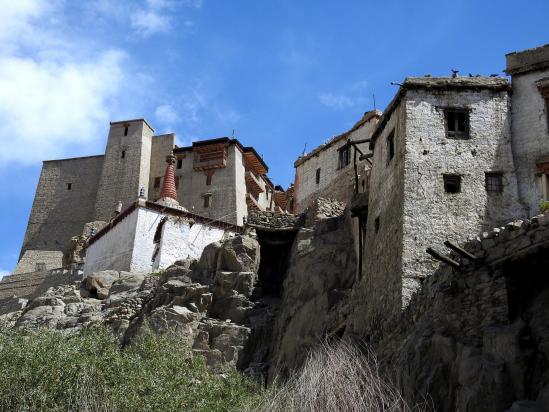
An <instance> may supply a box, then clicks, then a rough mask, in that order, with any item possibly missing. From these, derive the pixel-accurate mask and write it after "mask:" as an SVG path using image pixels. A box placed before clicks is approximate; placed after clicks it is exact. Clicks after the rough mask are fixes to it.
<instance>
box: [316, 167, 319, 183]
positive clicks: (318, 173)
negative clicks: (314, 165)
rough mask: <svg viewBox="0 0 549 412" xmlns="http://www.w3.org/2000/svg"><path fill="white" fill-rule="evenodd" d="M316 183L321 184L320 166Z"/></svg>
mask: <svg viewBox="0 0 549 412" xmlns="http://www.w3.org/2000/svg"><path fill="white" fill-rule="evenodd" d="M316 184H317V185H318V184H320V168H318V169H316Z"/></svg>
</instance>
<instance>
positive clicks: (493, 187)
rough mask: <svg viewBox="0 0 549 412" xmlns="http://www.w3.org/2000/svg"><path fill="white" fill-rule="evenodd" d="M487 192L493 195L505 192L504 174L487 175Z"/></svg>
mask: <svg viewBox="0 0 549 412" xmlns="http://www.w3.org/2000/svg"><path fill="white" fill-rule="evenodd" d="M485 177H486V191H487V192H493V193H501V192H503V173H500V172H487V173H486V175H485Z"/></svg>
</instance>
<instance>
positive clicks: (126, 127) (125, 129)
mask: <svg viewBox="0 0 549 412" xmlns="http://www.w3.org/2000/svg"><path fill="white" fill-rule="evenodd" d="M129 128H130V127H129V126H124V136H127V135H128V129H129Z"/></svg>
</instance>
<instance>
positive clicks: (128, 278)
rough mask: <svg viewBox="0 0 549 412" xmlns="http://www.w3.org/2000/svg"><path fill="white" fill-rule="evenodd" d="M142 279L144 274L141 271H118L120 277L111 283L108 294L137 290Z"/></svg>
mask: <svg viewBox="0 0 549 412" xmlns="http://www.w3.org/2000/svg"><path fill="white" fill-rule="evenodd" d="M144 279H145V275H144V274H141V273H130V272H120V277H119V278H118V279H117V280H115V281H114V282H113V283H112V285H111V287H110V289H109V295H113V294H116V293H120V292H127V291H130V290H137V289H139V288H140V287H141V284H142V283H143V280H144Z"/></svg>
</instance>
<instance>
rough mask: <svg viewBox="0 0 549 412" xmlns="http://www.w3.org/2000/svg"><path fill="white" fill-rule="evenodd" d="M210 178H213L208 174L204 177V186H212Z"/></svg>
mask: <svg viewBox="0 0 549 412" xmlns="http://www.w3.org/2000/svg"><path fill="white" fill-rule="evenodd" d="M212 176H213V173H208V174H207V175H206V186H210V185H211V184H212Z"/></svg>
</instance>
